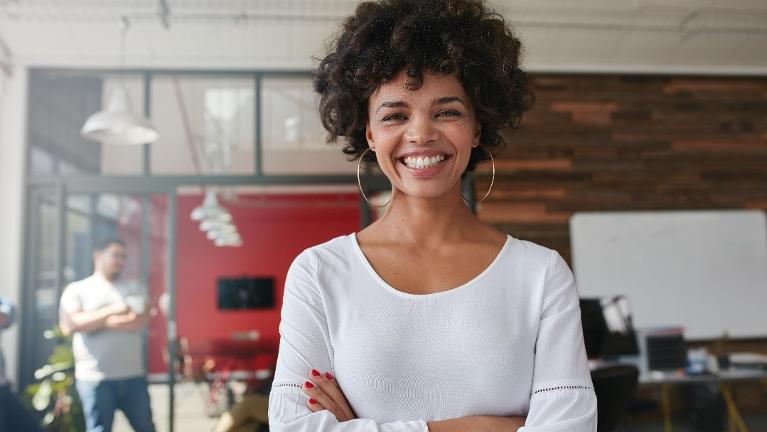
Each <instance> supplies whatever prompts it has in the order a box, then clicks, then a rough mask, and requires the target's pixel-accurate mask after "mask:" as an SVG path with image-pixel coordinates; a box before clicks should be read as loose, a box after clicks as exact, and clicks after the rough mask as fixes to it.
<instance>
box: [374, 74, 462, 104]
mask: <svg viewBox="0 0 767 432" xmlns="http://www.w3.org/2000/svg"><path fill="white" fill-rule="evenodd" d="M411 80H413V78H412V77H410V76H408V74H407V72H406V71H405V70H402V71H400V72H399V73H398V74H397V75H395V76H394V77H393V78H392V79H390V80H387V81H385V82H383V83H381V85H380V86H378V88H377V89H376V90H375V91H374V92H373V94H372V95H371V96H370V99H369V101H370V102H371V103H372V102H374V101H380V100H382V99H390V98H397V99H401V100H411V99H418V98H421V97H424V96H428V97H429V98H440V97H448V96H455V97H459V98H461V99H465V97H466V90H465V89H464V88H463V85H462V84H461V82H460V81H459V80H458V78H457V77H456V76H455V75H444V74H441V73H435V72H432V71H428V70H425V71H423V72H421V81H422V85H421V86H420V87H419V88H417V89H410V88H408V87H409V86H408V83H409V82H410V81H411Z"/></svg>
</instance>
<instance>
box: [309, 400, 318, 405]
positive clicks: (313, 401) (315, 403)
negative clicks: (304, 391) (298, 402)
mask: <svg viewBox="0 0 767 432" xmlns="http://www.w3.org/2000/svg"><path fill="white" fill-rule="evenodd" d="M309 404H311V405H317V401H316V400H314V399H309Z"/></svg>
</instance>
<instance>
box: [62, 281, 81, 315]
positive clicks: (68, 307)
mask: <svg viewBox="0 0 767 432" xmlns="http://www.w3.org/2000/svg"><path fill="white" fill-rule="evenodd" d="M59 307H60V308H61V310H62V311H64V312H67V313H71V312H79V311H81V310H82V309H83V304H82V301H81V300H80V296H79V295H78V293H77V286H76V285H74V284H69V285H67V287H66V288H64V292H63V293H61V299H60V300H59Z"/></svg>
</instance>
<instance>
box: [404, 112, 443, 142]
mask: <svg viewBox="0 0 767 432" xmlns="http://www.w3.org/2000/svg"><path fill="white" fill-rule="evenodd" d="M406 138H407V140H408V142H410V143H413V144H426V143H428V142H431V141H436V139H437V130H436V129H435V128H434V125H433V124H432V122H431V119H430V118H425V117H422V116H413V117H411V121H410V125H409V127H408V129H407V133H406Z"/></svg>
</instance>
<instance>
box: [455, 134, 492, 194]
mask: <svg viewBox="0 0 767 432" xmlns="http://www.w3.org/2000/svg"><path fill="white" fill-rule="evenodd" d="M480 147H481V146H480ZM482 148H483V149H485V151H486V152H487V154H489V155H490V162H491V163H492V167H493V175H492V177H490V187H489V188H487V192H485V196H483V197H482V199H481V200H479V201H476V202H478V203H481V202H482V201H484V200H485V198H487V196H488V195H490V191H492V190H493V184H494V183H495V159H494V158H493V153H491V152H490V150H488V149H486V148H485V147H482ZM461 198H463V199H464V201H466V202H469V201H471V200H468V199H466V197H465V196H463V194H461Z"/></svg>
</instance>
